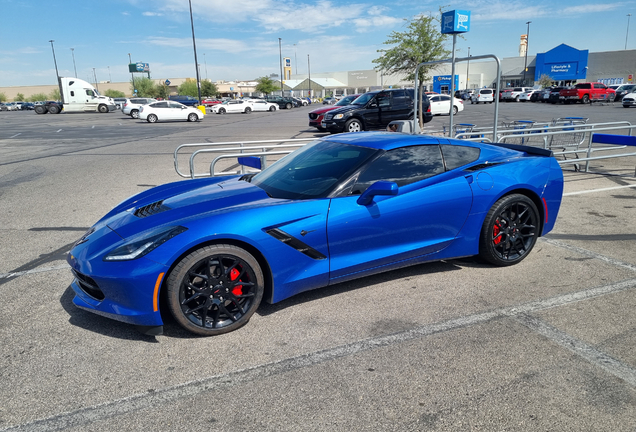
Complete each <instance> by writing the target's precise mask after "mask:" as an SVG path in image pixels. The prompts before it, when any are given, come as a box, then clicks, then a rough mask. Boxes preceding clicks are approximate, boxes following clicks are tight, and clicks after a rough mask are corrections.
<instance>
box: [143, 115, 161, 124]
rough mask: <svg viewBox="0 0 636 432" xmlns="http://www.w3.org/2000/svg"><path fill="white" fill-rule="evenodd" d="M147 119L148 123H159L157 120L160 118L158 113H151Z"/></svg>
mask: <svg viewBox="0 0 636 432" xmlns="http://www.w3.org/2000/svg"><path fill="white" fill-rule="evenodd" d="M146 120H147V121H148V123H157V120H159V119H158V118H157V116H156V115H154V114H150V115H149V116H148V118H147V119H146Z"/></svg>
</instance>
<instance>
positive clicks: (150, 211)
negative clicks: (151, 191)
mask: <svg viewBox="0 0 636 432" xmlns="http://www.w3.org/2000/svg"><path fill="white" fill-rule="evenodd" d="M166 210H170V207H168V206H165V205H163V200H161V201H157V202H154V203H152V204H148V205H147V206H143V207H139V208H138V209H137V210H135V213H133V214H134V215H135V216H137V217H138V218H145V217H148V216H152V215H155V214H157V213H161V212H164V211H166Z"/></svg>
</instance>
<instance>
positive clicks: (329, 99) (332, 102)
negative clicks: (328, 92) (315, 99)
mask: <svg viewBox="0 0 636 432" xmlns="http://www.w3.org/2000/svg"><path fill="white" fill-rule="evenodd" d="M336 102H338V101H337V100H336V98H333V97H327V98H324V99H323V100H322V104H323V105H335V104H336Z"/></svg>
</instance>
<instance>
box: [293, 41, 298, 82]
mask: <svg viewBox="0 0 636 432" xmlns="http://www.w3.org/2000/svg"><path fill="white" fill-rule="evenodd" d="M294 64H295V65H296V75H298V58H297V57H296V44H294Z"/></svg>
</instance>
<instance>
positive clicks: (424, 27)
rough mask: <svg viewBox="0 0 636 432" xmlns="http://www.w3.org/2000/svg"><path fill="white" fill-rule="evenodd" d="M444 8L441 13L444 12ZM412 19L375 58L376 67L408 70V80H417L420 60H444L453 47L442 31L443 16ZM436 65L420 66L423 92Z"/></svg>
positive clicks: (383, 70)
mask: <svg viewBox="0 0 636 432" xmlns="http://www.w3.org/2000/svg"><path fill="white" fill-rule="evenodd" d="M441 12H442V11H441V10H440V15H441ZM406 21H407V22H408V25H407V31H405V32H396V31H394V32H392V33H391V34H390V35H389V38H388V39H387V40H386V41H385V42H384V44H385V45H391V46H392V47H391V48H387V49H379V50H378V52H379V53H382V55H381V56H380V57H378V58H377V59H375V60H373V63H375V64H377V66H376V67H375V68H376V70H380V71H382V72H383V73H388V74H398V73H401V74H405V75H406V79H407V80H413V81H415V69H416V68H417V65H419V64H420V63H425V62H430V61H435V60H441V59H445V58H448V57H449V56H450V54H451V52H450V50H448V49H446V48H444V42H446V40H447V39H448V36H447V35H444V34H442V33H441V31H440V27H441V25H440V20H439V18H436V17H433V16H432V15H429V16H425V15H420V16H419V17H417V18H415V19H413V20H410V21H409V20H406ZM432 68H433V66H423V67H422V68H420V73H419V76H418V80H419V82H420V92H419V94H420V95H421V94H422V83H423V82H424V81H426V80H428V79H429V77H428V72H429V71H430V70H431V69H432ZM418 113H419V117H420V118H419V121H420V124H424V123H423V114H422V101H421V100H420V101H419V107H418Z"/></svg>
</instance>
